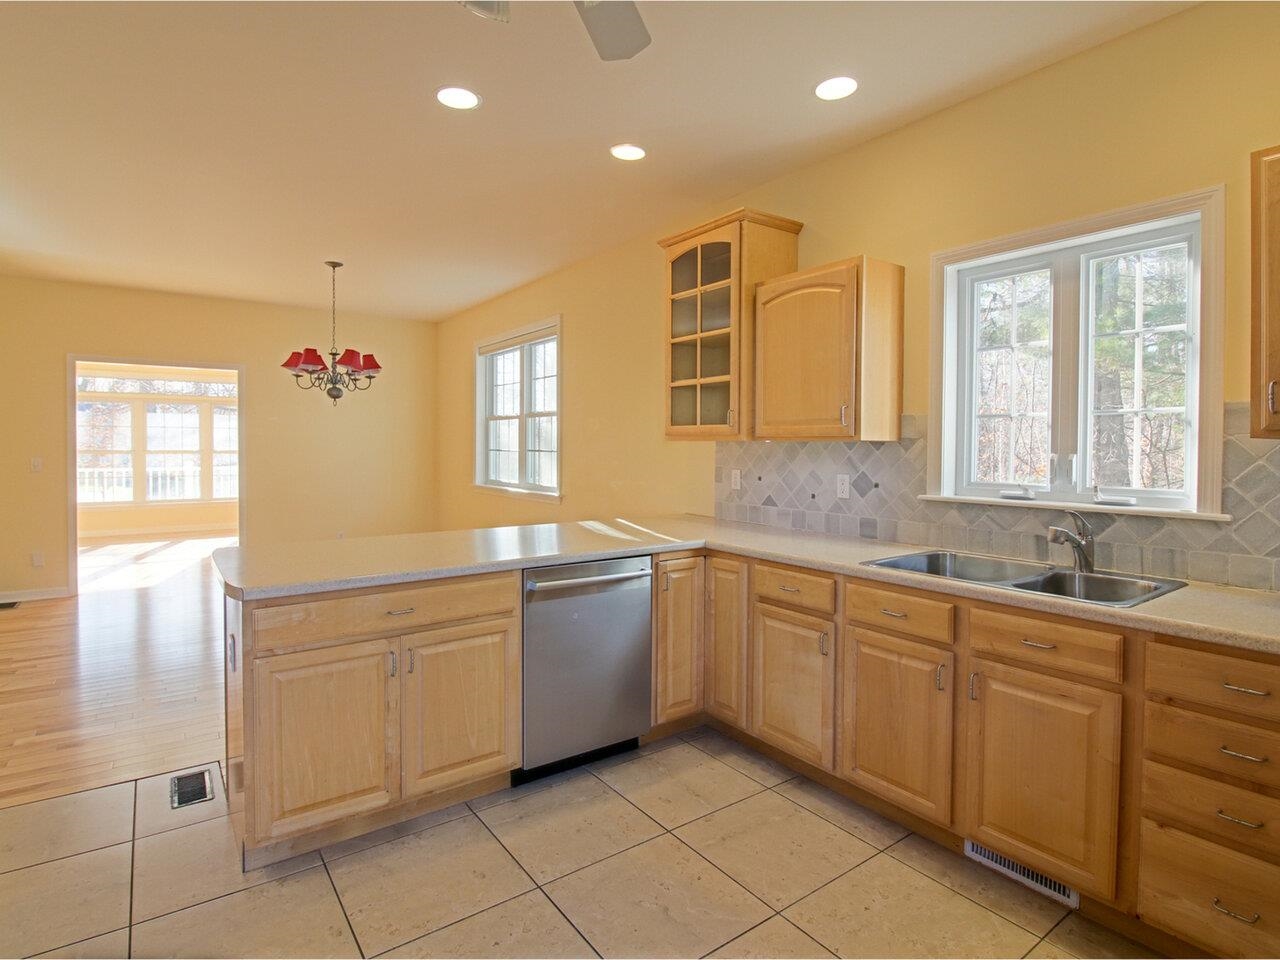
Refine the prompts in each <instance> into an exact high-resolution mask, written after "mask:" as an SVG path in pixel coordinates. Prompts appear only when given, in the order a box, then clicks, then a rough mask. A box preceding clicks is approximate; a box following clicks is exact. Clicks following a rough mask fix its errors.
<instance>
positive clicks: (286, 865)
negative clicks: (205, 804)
mask: <svg viewBox="0 0 1280 960" xmlns="http://www.w3.org/2000/svg"><path fill="white" fill-rule="evenodd" d="M319 863H320V854H318V853H306V854H303V855H302V856H300V857H293V858H292V859H290V860H285V861H283V862H281V863H273V864H271V865H270V866H268V867H261V868H259V869H257V870H250V871H249V872H248V873H245V872H244V871H243V870H242V863H241V856H240V841H239V840H238V839H237V837H236V833H235V830H234V829H232V826H231V819H230V818H229V817H220V818H219V819H217V820H206V821H204V822H203V823H193V824H192V825H191V826H189V827H181V828H179V829H177V830H169V831H166V832H165V833H157V834H155V835H154V836H150V837H143V838H142V839H141V840H137V841H135V843H134V852H133V922H134V923H138V922H139V921H142V920H150V919H151V918H152V917H158V916H161V915H162V914H166V913H171V912H173V911H174V910H181V909H183V908H184V907H190V906H192V905H194V904H197V903H203V902H204V901H205V900H212V899H213V898H214V897H221V896H225V895H226V894H228V893H234V892H235V891H237V890H244V889H245V888H247V887H252V886H254V885H255V884H259V883H265V882H266V881H268V880H277V879H279V878H280V877H285V876H288V875H289V874H291V873H297V872H299V871H300V870H305V869H307V868H308V867H314V866H317V865H318V864H319Z"/></svg>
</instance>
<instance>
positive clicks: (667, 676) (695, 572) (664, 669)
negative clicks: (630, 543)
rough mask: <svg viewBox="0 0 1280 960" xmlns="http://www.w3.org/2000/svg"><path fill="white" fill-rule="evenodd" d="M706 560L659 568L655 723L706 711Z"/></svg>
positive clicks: (661, 564) (682, 560) (664, 564)
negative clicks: (703, 666) (703, 636)
mask: <svg viewBox="0 0 1280 960" xmlns="http://www.w3.org/2000/svg"><path fill="white" fill-rule="evenodd" d="M704 563H705V561H704V559H703V558H702V557H683V558H680V559H677V560H661V561H659V562H658V564H657V574H658V576H657V582H656V583H655V585H654V589H655V591H656V597H657V599H656V602H655V612H656V617H655V632H654V650H653V658H654V681H655V682H654V689H653V722H654V723H655V724H659V723H666V722H667V721H668V720H678V719H680V718H681V717H688V716H692V715H693V714H695V713H699V712H701V710H702V661H703V652H702V627H703V618H704V605H703V597H704V581H703V566H704Z"/></svg>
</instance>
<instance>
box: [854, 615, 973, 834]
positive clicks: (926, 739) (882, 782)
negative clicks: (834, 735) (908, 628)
mask: <svg viewBox="0 0 1280 960" xmlns="http://www.w3.org/2000/svg"><path fill="white" fill-rule="evenodd" d="M843 642H844V646H843V648H842V650H841V656H842V658H843V661H844V663H843V668H842V669H843V672H844V685H843V692H842V699H841V708H842V713H841V716H842V718H843V720H842V727H841V738H840V740H841V751H840V767H839V771H838V772H839V774H840V776H842V777H844V778H845V779H846V780H849V781H850V782H852V783H854V784H856V785H857V786H859V787H862V788H863V789H864V790H867V791H868V792H870V793H874V794H876V795H877V796H881V797H884V798H885V799H886V800H889V801H891V802H893V803H896V804H897V805H898V806H900V807H903V808H904V809H907V810H910V811H911V812H912V813H917V814H919V815H920V816H922V817H925V818H926V819H929V820H932V821H934V822H935V823H940V824H943V825H945V826H949V825H950V823H951V768H952V762H951V753H952V739H951V733H952V712H953V706H952V703H953V691H952V687H953V686H954V682H955V677H954V670H953V668H954V664H955V655H954V654H953V653H951V651H949V650H940V649H938V648H937V647H933V646H930V645H929V644H927V643H919V642H917V641H914V640H903V639H900V638H898V637H891V636H888V635H886V634H883V633H878V632H876V631H873V630H863V629H858V628H852V629H848V630H846V631H845V636H844V641H843Z"/></svg>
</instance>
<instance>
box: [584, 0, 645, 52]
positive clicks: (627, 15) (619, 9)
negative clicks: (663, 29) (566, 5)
mask: <svg viewBox="0 0 1280 960" xmlns="http://www.w3.org/2000/svg"><path fill="white" fill-rule="evenodd" d="M573 5H574V6H575V7H577V8H578V16H579V17H581V18H582V25H583V26H584V27H586V28H587V35H588V36H590V37H591V42H592V43H593V44H595V47H596V53H598V54H600V59H601V60H630V59H631V58H632V57H634V56H635V55H636V54H637V53H639V52H640V51H641V50H643V49H644V48H645V47H647V46H648V45H649V44H650V42H651V41H652V38H651V37H650V36H649V31H648V29H647V28H646V27H645V25H644V20H642V19H641V17H640V11H639V10H638V9H636V5H635V4H634V3H632V2H631V0H573Z"/></svg>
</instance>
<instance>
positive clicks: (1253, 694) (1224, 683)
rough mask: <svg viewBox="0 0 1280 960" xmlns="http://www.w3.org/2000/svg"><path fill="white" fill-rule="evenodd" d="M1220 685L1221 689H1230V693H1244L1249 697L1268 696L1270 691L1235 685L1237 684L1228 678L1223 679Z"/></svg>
mask: <svg viewBox="0 0 1280 960" xmlns="http://www.w3.org/2000/svg"><path fill="white" fill-rule="evenodd" d="M1222 686H1223V689H1225V690H1230V691H1231V692H1232V693H1246V694H1248V695H1249V696H1251V697H1269V696H1271V691H1270V690H1254V689H1252V688H1250V687H1237V686H1236V685H1235V684H1234V683H1232V682H1231V681H1230V680H1223V681H1222Z"/></svg>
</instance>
